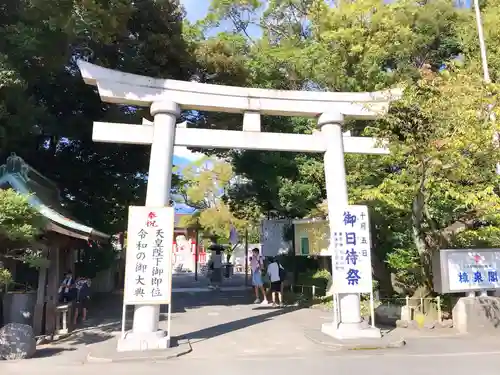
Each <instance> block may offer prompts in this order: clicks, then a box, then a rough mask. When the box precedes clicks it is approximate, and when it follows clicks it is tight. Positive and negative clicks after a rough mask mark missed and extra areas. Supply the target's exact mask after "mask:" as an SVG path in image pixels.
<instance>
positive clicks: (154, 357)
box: [86, 340, 193, 363]
mask: <svg viewBox="0 0 500 375" xmlns="http://www.w3.org/2000/svg"><path fill="white" fill-rule="evenodd" d="M184 345H186V346H187V348H186V349H182V348H181V347H182V346H184ZM192 351H193V347H192V346H191V343H190V342H189V340H186V341H185V342H183V343H182V344H181V343H179V346H178V347H175V348H171V349H166V350H161V351H160V350H158V351H157V352H155V351H151V352H148V353H145V352H134V353H133V354H131V352H128V353H127V352H124V353H117V354H116V357H98V356H93V355H92V353H89V354H88V355H87V360H86V362H87V363H117V362H161V361H167V360H170V359H176V358H179V357H182V356H184V355H187V354H189V353H191V352H192ZM122 355H123V356H122Z"/></svg>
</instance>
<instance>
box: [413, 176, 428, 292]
mask: <svg viewBox="0 0 500 375" xmlns="http://www.w3.org/2000/svg"><path fill="white" fill-rule="evenodd" d="M422 180H423V178H422ZM424 206H425V195H424V192H423V181H422V183H421V186H420V189H419V191H418V192H417V194H416V195H415V198H414V199H413V205H412V235H413V242H414V244H415V247H416V248H417V251H418V254H419V256H420V263H421V267H422V283H423V285H424V286H425V287H426V288H428V289H429V290H432V273H431V254H430V251H429V249H428V248H427V243H426V241H425V237H424V233H422V223H423V220H424Z"/></svg>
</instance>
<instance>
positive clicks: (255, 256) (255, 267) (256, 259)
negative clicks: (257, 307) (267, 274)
mask: <svg viewBox="0 0 500 375" xmlns="http://www.w3.org/2000/svg"><path fill="white" fill-rule="evenodd" d="M250 265H251V268H252V284H253V287H254V290H255V301H254V303H260V304H262V305H267V303H268V302H267V298H266V292H265V290H264V283H263V282H262V271H263V270H264V262H263V259H262V257H261V256H260V255H259V249H258V248H255V249H253V250H252V259H251V260H250ZM259 291H260V292H261V293H262V302H261V300H260V298H259Z"/></svg>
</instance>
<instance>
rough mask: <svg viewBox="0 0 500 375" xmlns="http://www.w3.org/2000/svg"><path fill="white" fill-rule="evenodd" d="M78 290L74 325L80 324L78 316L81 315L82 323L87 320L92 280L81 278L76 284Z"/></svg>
mask: <svg viewBox="0 0 500 375" xmlns="http://www.w3.org/2000/svg"><path fill="white" fill-rule="evenodd" d="M75 289H76V300H75V301H76V305H75V315H74V317H73V325H76V323H77V322H78V316H79V315H80V314H81V317H82V321H83V322H84V321H85V320H87V308H88V306H87V305H88V302H89V299H90V279H88V278H86V277H79V278H78V279H77V281H76V283H75Z"/></svg>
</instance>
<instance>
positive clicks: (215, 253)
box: [208, 239, 224, 289]
mask: <svg viewBox="0 0 500 375" xmlns="http://www.w3.org/2000/svg"><path fill="white" fill-rule="evenodd" d="M208 250H210V251H211V252H212V254H211V256H210V261H209V263H208V268H209V269H210V285H209V287H210V288H211V289H219V288H220V285H221V283H222V253H223V251H224V247H223V246H221V245H219V244H217V242H216V240H215V239H212V244H211V245H210V246H209V247H208Z"/></svg>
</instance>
